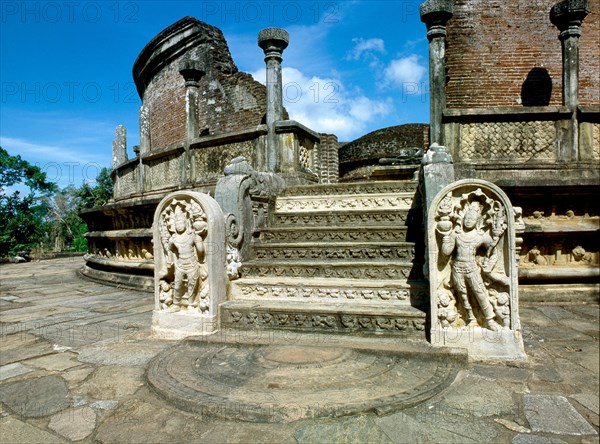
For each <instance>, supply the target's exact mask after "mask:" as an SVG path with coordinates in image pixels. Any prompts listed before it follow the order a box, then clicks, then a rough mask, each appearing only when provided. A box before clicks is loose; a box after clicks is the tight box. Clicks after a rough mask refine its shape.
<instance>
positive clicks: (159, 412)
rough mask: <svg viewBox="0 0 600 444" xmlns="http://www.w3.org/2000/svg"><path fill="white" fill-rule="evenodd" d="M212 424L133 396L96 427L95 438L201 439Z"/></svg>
mask: <svg viewBox="0 0 600 444" xmlns="http://www.w3.org/2000/svg"><path fill="white" fill-rule="evenodd" d="M214 427H215V426H214V425H213V423H212V421H207V420H205V419H204V418H199V417H198V416H192V415H189V414H186V413H185V412H181V411H179V410H176V409H172V408H169V407H165V406H164V405H162V404H156V403H150V402H147V401H146V400H139V399H134V400H130V401H127V402H125V403H124V404H122V405H120V406H119V407H118V408H117V409H115V410H114V411H112V412H111V415H110V416H109V417H108V418H106V419H105V420H104V421H103V422H102V424H100V426H99V427H98V430H97V432H96V439H98V440H99V441H100V442H103V443H115V444H116V443H122V442H127V443H132V444H133V443H139V444H146V443H148V442H154V443H165V444H169V443H173V442H178V441H181V440H186V439H187V440H189V439H190V437H194V439H196V440H200V439H201V437H202V436H203V435H204V433H206V432H207V431H208V430H212V429H213V428H214Z"/></svg>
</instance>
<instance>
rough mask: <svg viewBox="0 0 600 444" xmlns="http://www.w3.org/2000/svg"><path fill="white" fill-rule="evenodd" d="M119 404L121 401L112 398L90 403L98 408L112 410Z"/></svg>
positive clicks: (92, 406) (94, 407)
mask: <svg viewBox="0 0 600 444" xmlns="http://www.w3.org/2000/svg"><path fill="white" fill-rule="evenodd" d="M118 405H119V401H115V400H111V399H102V400H100V401H95V402H92V403H91V404H90V407H91V408H93V409H97V410H112V409H114V408H116V407H117V406H118Z"/></svg>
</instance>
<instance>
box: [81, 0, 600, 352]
mask: <svg viewBox="0 0 600 444" xmlns="http://www.w3.org/2000/svg"><path fill="white" fill-rule="evenodd" d="M515 3H516V4H519V5H521V4H522V6H523V7H522V8H520V9H519V11H520V12H519V14H518V15H516V13H515V12H514V4H515ZM494 4H495V5H496V7H494V8H491V9H490V8H489V7H488V5H487V3H486V2H478V1H474V0H461V1H458V0H457V1H455V2H453V1H450V0H428V1H426V2H425V3H424V4H423V5H422V8H421V18H422V20H423V22H424V23H425V25H426V29H427V38H428V41H429V65H430V92H431V93H430V99H431V104H430V109H431V119H430V122H429V124H428V125H426V124H411V125H402V126H395V127H391V128H384V129H381V130H377V131H375V132H373V133H371V134H368V135H365V136H363V137H361V138H359V139H357V140H355V141H351V142H348V143H343V142H339V141H338V140H337V137H336V136H335V135H332V134H320V133H317V132H315V131H313V130H311V129H309V128H307V127H305V126H303V125H302V124H301V123H298V122H296V121H293V120H290V119H289V116H288V114H287V112H286V110H285V108H284V107H283V104H282V97H281V66H282V63H284V61H283V60H284V56H283V53H284V51H285V49H286V48H287V46H288V45H293V44H294V42H293V40H292V39H290V36H289V35H288V33H287V32H286V31H285V30H283V29H274V28H268V29H265V30H262V31H260V32H258V41H257V42H258V45H259V46H260V47H261V48H262V49H263V51H264V54H265V63H266V67H267V79H266V83H267V86H266V87H265V86H263V85H262V84H260V83H259V82H257V81H255V80H254V79H253V78H252V77H251V76H250V75H249V74H246V73H242V72H240V71H239V70H238V69H237V67H236V65H235V63H234V61H233V60H232V58H231V55H230V53H229V50H228V47H227V42H226V41H225V38H224V37H223V34H222V32H221V31H220V30H219V29H217V28H215V27H213V26H211V25H208V24H206V23H203V22H200V21H199V20H196V19H194V18H192V17H185V18H183V19H181V20H180V21H178V22H177V23H175V24H173V25H172V26H170V27H168V28H167V29H165V30H164V31H162V32H161V33H159V34H158V35H157V36H156V37H155V38H154V39H152V40H151V41H150V42H149V43H148V45H146V47H145V48H144V49H143V50H142V51H141V53H140V55H139V57H138V58H137V60H136V61H135V63H134V67H133V76H134V81H135V83H136V86H137V89H138V92H139V94H140V97H141V99H142V106H141V108H140V111H139V122H140V125H139V126H140V128H139V131H140V146H139V147H138V148H137V149H134V151H135V156H134V157H132V158H128V156H127V141H126V130H125V128H124V127H122V126H119V127H117V134H116V139H115V142H114V144H113V170H112V178H113V181H114V196H113V200H112V201H110V202H109V203H108V204H106V205H104V206H103V207H99V208H95V209H92V210H89V211H86V212H84V213H83V214H82V217H84V219H85V220H86V222H87V223H88V227H89V233H88V234H87V237H88V241H89V251H88V254H87V255H86V257H85V259H86V265H85V266H84V268H83V270H82V274H83V275H84V276H86V277H88V278H90V279H94V280H97V281H101V282H108V283H112V284H115V285H119V286H126V287H132V288H137V289H143V290H147V291H154V292H155V297H156V307H155V308H156V310H155V316H154V331H155V333H156V334H158V335H161V336H163V337H172V338H181V337H185V336H189V335H197V334H207V333H211V332H214V331H215V330H228V329H239V330H251V329H253V330H255V329H266V330H289V331H304V332H315V331H317V332H326V333H343V334H349V335H356V334H360V335H371V336H373V337H375V338H376V337H378V336H390V337H396V338H398V339H400V338H401V339H421V340H422V339H427V340H428V341H430V342H431V343H432V344H434V345H435V346H439V345H443V346H452V347H462V348H465V349H467V350H468V352H469V353H470V356H471V358H473V359H502V360H506V359H524V357H525V355H524V353H523V348H522V339H521V336H520V325H519V316H518V304H519V299H521V300H523V299H524V298H525V299H526V300H527V301H528V302H530V303H535V302H538V301H539V302H543V301H545V300H547V298H552V297H554V298H565V300H568V298H580V299H581V300H587V299H590V298H591V300H597V294H598V289H599V285H598V280H599V278H600V273H599V272H598V264H599V254H598V244H599V243H598V240H599V239H598V233H599V229H600V218H599V216H598V213H597V205H595V204H594V202H595V200H596V197H595V196H596V195H597V194H598V177H599V176H598V161H599V160H600V139H599V134H600V124H599V123H598V121H599V119H598V117H599V115H600V109H599V108H598V95H597V88H598V79H597V78H593V76H591V75H590V73H591V72H594V69H596V72H597V69H598V63H599V62H598V58H597V57H596V55H597V54H596V55H593V54H594V48H596V49H597V47H595V46H594V45H595V43H594V40H593V38H591V37H590V36H592V35H594V33H595V35H597V34H598V26H599V25H598V23H600V20H599V19H598V11H592V12H591V13H590V9H589V7H588V2H587V1H569V0H565V1H562V2H559V3H558V4H557V5H556V6H554V7H553V8H551V7H552V4H549V5H545V4H544V2H538V3H536V4H535V5H533V6H532V5H530V2H527V1H525V0H515V1H514V2H500V1H497V2H496V1H495V2H494ZM525 6H527V8H526V7H525ZM550 10H551V11H550ZM486 14H487V15H486ZM489 14H492V15H493V16H494V17H493V20H491V22H490V20H488V19H487V18H486V17H488V15H489ZM588 14H590V15H591V16H592V17H590V18H586V16H587V15H588ZM549 17H550V18H549ZM520 27H521V28H523V29H525V30H524V31H522V35H521V34H520V32H521V31H519V29H520ZM532 27H535V29H537V30H541V31H540V32H539V33H538V34H539V35H540V41H542V42H543V45H535V46H531V42H530V41H529V37H528V36H529V34H528V33H529V31H530V30H531V28H532ZM506 29H511V32H510V33H508V32H506ZM257 31H258V30H257ZM511 33H512V35H509V34H511ZM536 35H537V34H536ZM482 42H485V44H484V43H482ZM530 46H531V47H530ZM514 54H517V55H518V58H519V63H513V62H512V61H513V55H514ZM561 54H562V56H561ZM540 65H543V66H544V67H545V68H544V69H545V71H544V70H543V69H541V66H540ZM473 66H476V67H477V68H476V69H473ZM498 66H503V67H504V68H503V69H498ZM561 88H562V97H561V92H560V91H561ZM594 91H595V92H594ZM210 196H214V199H213V198H212V197H210ZM594 298H595V299H594Z"/></svg>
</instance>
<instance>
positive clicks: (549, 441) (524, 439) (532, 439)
mask: <svg viewBox="0 0 600 444" xmlns="http://www.w3.org/2000/svg"><path fill="white" fill-rule="evenodd" d="M511 442H512V444H567V443H566V442H565V441H563V440H562V439H558V438H548V437H547V436H539V435H522V434H519V435H517V436H515V437H514V438H513V439H512V441H511Z"/></svg>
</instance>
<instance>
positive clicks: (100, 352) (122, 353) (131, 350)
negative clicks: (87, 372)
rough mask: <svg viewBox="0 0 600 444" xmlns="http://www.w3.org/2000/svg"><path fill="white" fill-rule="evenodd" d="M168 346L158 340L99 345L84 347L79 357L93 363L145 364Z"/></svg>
mask: <svg viewBox="0 0 600 444" xmlns="http://www.w3.org/2000/svg"><path fill="white" fill-rule="evenodd" d="M167 346H168V344H161V343H156V342H148V343H143V342H142V343H126V342H124V343H117V344H109V345H97V346H91V347H86V348H83V349H82V350H81V352H80V353H79V356H78V358H77V359H79V361H81V362H89V363H91V364H101V365H122V366H138V365H139V366H143V365H146V364H147V363H148V361H150V359H152V358H153V357H154V356H156V355H157V354H158V353H160V352H161V351H162V350H164V349H165V348H166V347H167Z"/></svg>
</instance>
